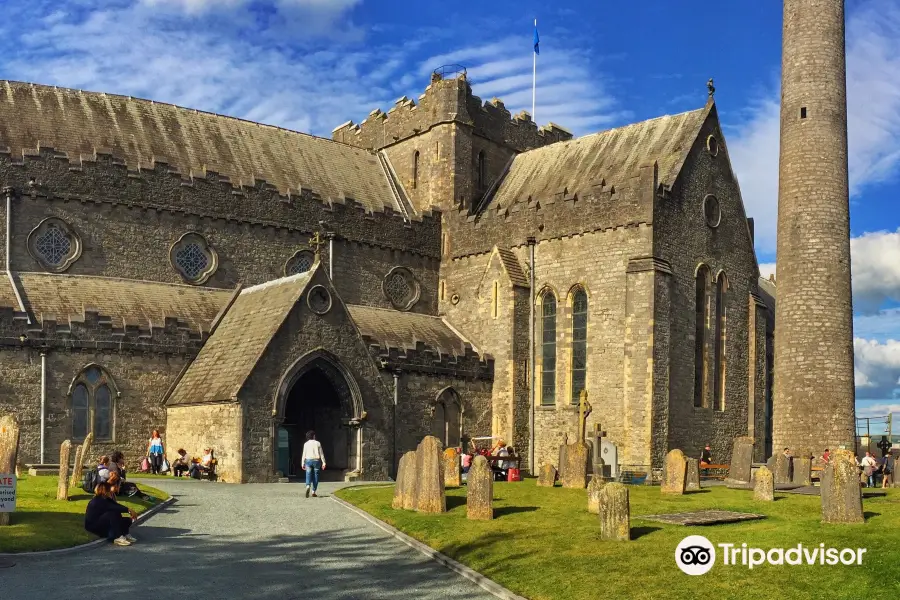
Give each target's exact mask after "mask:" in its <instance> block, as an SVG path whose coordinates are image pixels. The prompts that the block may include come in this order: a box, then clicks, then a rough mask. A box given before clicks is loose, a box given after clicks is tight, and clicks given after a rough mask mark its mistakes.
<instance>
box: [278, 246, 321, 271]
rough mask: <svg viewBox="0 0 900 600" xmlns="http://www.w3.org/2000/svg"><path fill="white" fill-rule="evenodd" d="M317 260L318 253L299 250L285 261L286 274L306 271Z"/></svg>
mask: <svg viewBox="0 0 900 600" xmlns="http://www.w3.org/2000/svg"><path fill="white" fill-rule="evenodd" d="M315 262H316V255H315V254H313V253H312V252H310V251H309V250H298V251H297V252H295V253H294V255H293V256H292V257H290V258H289V259H288V260H287V262H286V263H284V276H285V277H290V276H291V275H298V274H300V273H306V272H307V271H309V270H310V269H312V266H313V264H314V263H315Z"/></svg>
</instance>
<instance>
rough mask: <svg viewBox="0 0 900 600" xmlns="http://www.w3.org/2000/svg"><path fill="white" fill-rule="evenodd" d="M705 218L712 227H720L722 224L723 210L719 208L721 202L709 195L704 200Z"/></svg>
mask: <svg viewBox="0 0 900 600" xmlns="http://www.w3.org/2000/svg"><path fill="white" fill-rule="evenodd" d="M703 216H704V217H705V218H706V224H707V225H709V226H710V227H713V228H715V227H718V226H719V223H721V222H722V209H721V208H719V200H718V199H717V198H716V197H715V196H713V195H712V194H709V195H707V196H706V198H704V199H703Z"/></svg>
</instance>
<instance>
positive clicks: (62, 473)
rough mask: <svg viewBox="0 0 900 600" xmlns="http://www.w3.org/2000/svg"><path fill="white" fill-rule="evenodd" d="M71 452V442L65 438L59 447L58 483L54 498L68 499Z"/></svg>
mask: <svg viewBox="0 0 900 600" xmlns="http://www.w3.org/2000/svg"><path fill="white" fill-rule="evenodd" d="M71 454H72V442H70V441H69V440H66V441H64V442H63V443H62V445H61V446H60V447H59V484H58V485H57V487H56V499H57V500H68V499H69V457H70V456H71Z"/></svg>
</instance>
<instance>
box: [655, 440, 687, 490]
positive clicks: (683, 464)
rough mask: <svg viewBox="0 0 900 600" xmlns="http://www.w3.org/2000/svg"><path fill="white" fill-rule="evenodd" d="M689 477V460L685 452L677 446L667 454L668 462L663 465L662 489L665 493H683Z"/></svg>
mask: <svg viewBox="0 0 900 600" xmlns="http://www.w3.org/2000/svg"><path fill="white" fill-rule="evenodd" d="M686 479H687V460H686V459H685V458H684V452H682V451H681V450H679V449H678V448H676V449H675V450H670V451H669V453H668V454H666V462H665V465H664V467H663V481H662V487H661V488H660V491H662V493H663V494H683V493H684V484H685V482H686Z"/></svg>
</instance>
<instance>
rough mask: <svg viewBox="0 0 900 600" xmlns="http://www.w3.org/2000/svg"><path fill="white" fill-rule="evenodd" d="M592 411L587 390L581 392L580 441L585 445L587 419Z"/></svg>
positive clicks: (579, 405) (579, 411) (579, 413)
mask: <svg viewBox="0 0 900 600" xmlns="http://www.w3.org/2000/svg"><path fill="white" fill-rule="evenodd" d="M592 410H593V407H592V406H591V403H590V402H588V399H587V390H581V395H580V396H579V398H578V441H579V442H581V443H584V437H585V434H586V433H587V431H586V425H587V418H588V415H590V414H591V411H592Z"/></svg>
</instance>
